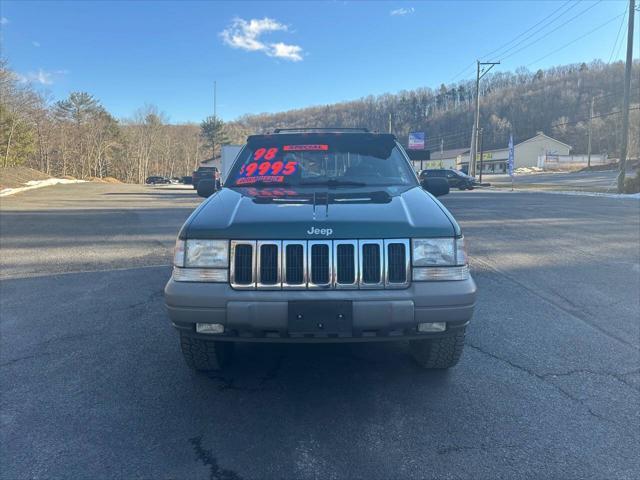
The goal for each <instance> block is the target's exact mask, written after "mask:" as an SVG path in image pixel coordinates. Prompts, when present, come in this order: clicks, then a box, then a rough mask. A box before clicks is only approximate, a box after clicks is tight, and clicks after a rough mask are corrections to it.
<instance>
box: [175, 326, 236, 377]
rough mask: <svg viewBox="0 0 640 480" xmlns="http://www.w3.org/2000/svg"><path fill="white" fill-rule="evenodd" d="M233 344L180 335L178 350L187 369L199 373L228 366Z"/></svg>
mask: <svg viewBox="0 0 640 480" xmlns="http://www.w3.org/2000/svg"><path fill="white" fill-rule="evenodd" d="M234 347H235V343H233V342H216V341H213V340H201V339H199V338H193V337H190V336H188V335H184V334H182V333H181V334H180V348H181V349H182V356H183V357H184V361H185V362H187V365H188V366H189V368H192V369H194V370H197V371H200V372H207V371H210V370H221V369H222V368H224V367H225V366H227V365H229V364H230V363H231V361H232V359H233V350H234Z"/></svg>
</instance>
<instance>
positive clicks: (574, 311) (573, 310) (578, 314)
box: [473, 257, 640, 351]
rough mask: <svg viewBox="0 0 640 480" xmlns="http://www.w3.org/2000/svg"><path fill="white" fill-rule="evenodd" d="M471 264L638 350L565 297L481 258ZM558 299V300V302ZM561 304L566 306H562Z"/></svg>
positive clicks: (638, 348) (475, 258)
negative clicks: (483, 268) (517, 276)
mask: <svg viewBox="0 0 640 480" xmlns="http://www.w3.org/2000/svg"><path fill="white" fill-rule="evenodd" d="M473 262H474V263H476V262H477V263H478V264H480V265H482V266H483V267H485V268H486V269H488V270H491V271H492V272H494V273H497V274H498V275H500V276H502V277H504V278H506V279H507V280H509V281H510V282H512V283H515V284H516V285H518V286H519V287H521V288H524V289H525V290H526V291H527V292H529V293H531V294H532V295H535V296H536V297H538V298H540V299H541V300H543V301H545V302H546V303H548V304H550V305H552V306H554V307H555V308H558V309H559V310H562V311H563V312H565V313H566V314H568V315H571V316H572V317H573V318H575V319H577V320H579V321H581V322H583V323H585V324H586V325H589V326H590V327H591V328H593V329H595V330H598V331H599V332H600V333H602V334H603V335H606V336H607V337H609V338H612V339H614V340H617V341H618V342H620V343H623V344H624V345H626V346H628V347H631V348H633V349H634V350H636V351H638V350H640V347H639V346H637V345H634V344H633V343H631V342H629V341H627V340H626V339H624V338H622V337H619V336H618V335H614V334H613V333H611V332H608V331H607V330H605V329H604V328H602V327H600V326H599V325H598V324H596V323H594V322H592V321H589V320H588V319H587V318H585V316H584V314H583V312H582V310H581V309H580V307H578V306H576V305H575V304H574V303H573V302H571V301H570V300H568V299H567V298H565V297H563V296H561V295H558V294H557V293H554V294H552V295H550V294H548V293H547V292H544V291H541V290H540V289H538V288H535V287H531V286H529V285H526V284H524V283H523V282H521V281H520V280H517V279H516V278H513V277H512V276H511V275H509V274H508V273H505V272H503V271H502V270H500V269H499V268H498V267H496V266H495V265H493V264H492V263H491V262H489V261H488V260H483V259H481V258H478V257H474V259H473ZM553 296H556V297H557V298H553ZM558 299H560V301H559V300H558ZM563 303H564V304H566V305H563Z"/></svg>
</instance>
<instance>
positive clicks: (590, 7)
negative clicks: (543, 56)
mask: <svg viewBox="0 0 640 480" xmlns="http://www.w3.org/2000/svg"><path fill="white" fill-rule="evenodd" d="M602 1H603V0H599V1H598V2H596V3H594V4H593V5H590V6H589V7H587V8H585V9H584V10H582V11H581V12H579V13H577V14H576V15H574V16H573V17H571V18H569V19H568V20H567V21H565V22H563V23H561V24H560V25H558V26H557V27H556V28H554V29H553V30H551V31H550V32H547V33H545V34H544V35H542V36H540V37H538V38H536V39H535V40H533V41H532V42H530V43H528V44H526V45H524V46H522V47H521V48H519V49H517V50H515V51H513V52H511V53H510V54H509V55H507V56H506V57H503V58H502V60H503V61H504V60H506V59H508V58H511V57H513V56H514V55H515V54H517V53H520V52H521V51H522V50H526V49H527V48H529V47H531V46H532V45H535V44H536V43H538V42H539V41H540V40H542V39H543V38H546V37H547V36H548V35H551V34H552V33H554V32H557V31H558V30H560V29H561V28H562V27H564V26H565V25H567V24H569V23H571V22H573V21H574V20H575V19H576V18H578V17H581V16H582V15H584V14H585V13H587V12H588V11H589V10H591V9H592V8H593V7H595V6H596V5H598V4H600V3H601V2H602ZM615 18H618V17H617V16H616V17H615ZM504 53H507V52H504Z"/></svg>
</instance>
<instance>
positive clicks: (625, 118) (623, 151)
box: [618, 0, 636, 193]
mask: <svg viewBox="0 0 640 480" xmlns="http://www.w3.org/2000/svg"><path fill="white" fill-rule="evenodd" d="M635 15H636V2H635V0H629V25H628V27H627V63H626V65H625V69H624V102H623V105H622V145H621V148H620V163H619V166H620V171H619V172H618V193H623V192H624V176H625V169H626V167H627V147H628V143H629V90H630V89H631V64H632V61H633V19H634V17H635Z"/></svg>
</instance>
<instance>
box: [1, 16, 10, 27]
mask: <svg viewBox="0 0 640 480" xmlns="http://www.w3.org/2000/svg"><path fill="white" fill-rule="evenodd" d="M8 23H9V19H8V18H7V17H1V18H0V25H6V24H8Z"/></svg>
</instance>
